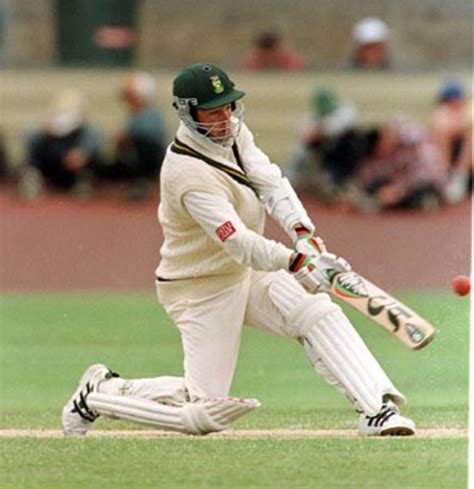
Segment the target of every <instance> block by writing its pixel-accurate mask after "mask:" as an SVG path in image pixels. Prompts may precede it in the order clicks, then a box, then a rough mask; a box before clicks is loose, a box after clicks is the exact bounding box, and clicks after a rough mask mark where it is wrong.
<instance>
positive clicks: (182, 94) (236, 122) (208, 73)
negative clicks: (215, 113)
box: [173, 63, 245, 143]
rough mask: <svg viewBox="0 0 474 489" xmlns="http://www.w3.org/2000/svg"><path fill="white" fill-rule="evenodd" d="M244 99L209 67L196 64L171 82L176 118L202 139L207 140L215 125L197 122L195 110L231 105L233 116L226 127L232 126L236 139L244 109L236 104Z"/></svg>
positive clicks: (228, 79)
mask: <svg viewBox="0 0 474 489" xmlns="http://www.w3.org/2000/svg"><path fill="white" fill-rule="evenodd" d="M244 95H245V92H242V91H241V90H237V89H236V88H235V85H234V82H233V81H232V80H231V79H230V78H229V77H228V75H227V74H226V73H225V71H223V70H222V69H220V68H219V67H217V66H215V65H212V64H208V63H197V64H193V65H190V66H188V67H186V68H184V69H183V70H182V71H181V72H180V73H179V74H178V76H177V77H176V78H175V79H174V82H173V106H174V107H175V108H176V109H177V110H178V115H179V118H180V119H181V120H182V121H183V122H184V124H185V125H186V126H187V127H189V128H190V129H192V130H195V131H197V132H199V133H200V134H203V135H204V136H207V135H208V134H209V132H210V130H212V129H213V128H215V126H216V124H203V123H199V122H197V121H196V119H195V116H196V110H198V109H199V110H210V109H216V108H218V107H223V106H225V105H227V104H232V109H233V115H232V120H231V121H230V122H229V124H232V126H235V127H232V131H231V132H232V136H235V135H236V131H238V130H240V126H241V123H242V120H243V105H242V104H241V103H238V101H239V100H240V99H241V98H242V97H244ZM218 124H224V122H222V123H218ZM210 139H212V140H214V139H216V138H210ZM217 139H219V138H217ZM225 139H229V138H225ZM215 142H219V143H222V142H224V141H223V140H216V141H215Z"/></svg>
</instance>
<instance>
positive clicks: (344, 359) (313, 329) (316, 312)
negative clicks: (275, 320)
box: [270, 275, 406, 416]
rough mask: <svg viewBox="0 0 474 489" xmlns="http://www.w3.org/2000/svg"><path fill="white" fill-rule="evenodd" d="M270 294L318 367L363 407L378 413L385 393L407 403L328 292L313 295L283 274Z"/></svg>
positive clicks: (327, 379) (369, 412)
mask: <svg viewBox="0 0 474 489" xmlns="http://www.w3.org/2000/svg"><path fill="white" fill-rule="evenodd" d="M270 298H271V300H272V302H273V303H274V304H275V305H276V306H277V307H278V308H279V310H280V312H281V313H282V314H283V316H284V317H285V318H286V320H287V321H288V329H289V332H291V335H292V336H297V337H299V338H300V342H301V343H302V344H303V346H304V349H305V351H306V354H307V356H308V358H309V360H310V362H311V364H312V365H313V366H314V368H315V370H316V371H317V372H318V373H320V374H321V375H323V377H324V378H325V380H326V381H327V382H328V383H329V384H331V385H333V386H334V387H336V388H337V389H338V390H340V391H342V392H344V394H345V395H346V396H347V397H348V399H349V400H350V401H351V402H352V403H353V404H354V405H355V406H356V407H357V408H358V409H360V410H363V411H364V412H365V413H366V414H368V415H371V416H373V415H375V414H377V413H378V412H379V411H380V409H381V407H382V399H383V396H384V395H386V394H388V395H390V397H391V398H392V400H393V401H394V402H395V403H396V404H400V405H401V404H404V403H405V402H406V399H405V397H404V396H403V395H402V394H401V393H400V392H399V391H398V390H397V389H396V388H395V387H394V385H393V384H392V382H391V381H390V379H389V378H388V377H387V375H386V374H385V372H384V371H383V370H382V367H381V366H380V365H379V363H378V362H377V360H376V359H375V358H374V356H373V355H372V353H371V352H370V350H369V349H368V348H367V346H366V345H365V343H364V342H363V341H362V339H361V337H360V336H359V334H358V333H357V331H356V330H355V329H354V327H353V326H352V324H351V323H350V322H349V320H348V319H347V317H346V316H345V315H344V313H343V312H342V310H341V308H340V307H339V306H338V305H337V304H335V303H334V302H332V301H331V299H330V297H329V296H328V295H327V294H324V293H319V294H316V295H310V294H308V293H307V292H305V291H304V290H303V289H302V287H300V286H299V284H297V283H296V281H295V280H294V278H293V277H290V276H288V275H283V276H281V275H280V277H279V279H278V280H275V282H274V283H272V285H271V287H270Z"/></svg>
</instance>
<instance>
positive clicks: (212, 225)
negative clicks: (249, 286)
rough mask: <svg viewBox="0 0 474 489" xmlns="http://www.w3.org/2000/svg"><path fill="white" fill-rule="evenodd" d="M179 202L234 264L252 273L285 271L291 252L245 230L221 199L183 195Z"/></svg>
mask: <svg viewBox="0 0 474 489" xmlns="http://www.w3.org/2000/svg"><path fill="white" fill-rule="evenodd" d="M183 202H184V205H185V207H186V210H187V211H188V212H189V214H190V215H191V216H192V217H193V219H194V220H195V221H196V222H197V223H198V224H199V225H200V226H201V227H202V228H203V229H204V231H205V232H206V234H207V235H208V236H209V237H210V238H211V239H212V240H213V241H215V242H216V243H217V244H219V245H220V246H222V247H223V248H224V249H225V250H226V252H227V253H228V254H229V255H230V256H231V257H232V258H233V259H234V260H235V261H236V262H237V263H239V264H241V265H244V266H249V267H251V268H253V269H255V270H266V271H274V270H280V269H284V270H288V268H289V264H290V261H291V257H292V256H293V254H294V251H293V250H291V249H289V248H287V247H286V246H285V245H283V244H281V243H277V242H276V241H273V240H271V239H267V238H264V237H263V236H260V235H259V234H257V233H255V232H254V231H252V230H250V229H248V228H247V226H246V225H245V224H244V223H243V222H242V220H241V219H240V217H239V215H238V214H237V212H236V211H235V209H234V207H233V206H232V204H231V203H230V202H229V201H228V200H227V199H226V198H225V197H222V196H220V195H214V194H209V193H205V192H187V193H186V194H185V195H184V197H183Z"/></svg>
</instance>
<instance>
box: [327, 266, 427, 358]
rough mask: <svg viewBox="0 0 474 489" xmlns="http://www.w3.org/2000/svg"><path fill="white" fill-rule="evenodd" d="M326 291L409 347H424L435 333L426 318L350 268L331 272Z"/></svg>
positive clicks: (416, 348)
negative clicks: (336, 272)
mask: <svg viewBox="0 0 474 489" xmlns="http://www.w3.org/2000/svg"><path fill="white" fill-rule="evenodd" d="M330 292H331V294H332V295H333V296H334V297H337V298H339V299H341V300H342V301H343V302H345V303H347V304H349V305H350V306H352V307H353V308H354V309H357V310H358V311H359V312H361V313H362V314H363V315H364V316H367V317H369V318H370V319H372V320H373V321H375V322H376V323H377V324H378V325H380V326H382V328H384V329H385V330H386V331H388V332H389V333H390V334H392V335H393V336H395V337H396V338H398V339H399V340H400V341H401V342H402V343H404V344H405V345H406V346H408V348H411V349H412V350H420V349H421V348H424V347H425V346H426V345H427V344H428V343H429V342H430V341H431V340H432V339H433V337H434V335H435V329H434V327H433V326H432V325H431V324H430V323H429V322H428V321H426V319H423V318H422V317H421V316H419V315H418V314H417V313H416V312H414V311H412V310H411V309H410V308H409V307H407V306H405V304H402V303H401V302H400V301H398V300H397V299H395V298H394V297H392V296H391V295H390V294H387V292H385V291H384V290H382V289H380V288H379V287H377V286H376V285H374V284H373V283H371V282H369V281H368V280H367V279H366V278H364V277H362V276H361V275H359V274H358V273H356V272H354V271H351V272H343V273H338V274H336V275H334V277H333V279H332V286H331V290H330Z"/></svg>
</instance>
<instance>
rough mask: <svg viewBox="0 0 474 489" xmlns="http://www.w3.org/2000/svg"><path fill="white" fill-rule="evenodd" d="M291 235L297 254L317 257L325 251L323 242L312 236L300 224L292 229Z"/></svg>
mask: <svg viewBox="0 0 474 489" xmlns="http://www.w3.org/2000/svg"><path fill="white" fill-rule="evenodd" d="M292 234H293V242H294V245H295V250H296V251H297V252H298V253H302V254H304V255H308V256H317V255H320V254H321V253H325V252H326V251H327V249H326V246H325V244H324V241H323V240H322V239H321V238H320V237H319V236H313V233H312V232H311V231H310V230H309V229H308V228H306V227H305V226H303V225H302V224H300V223H298V224H296V225H295V226H294V227H293V230H292Z"/></svg>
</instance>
